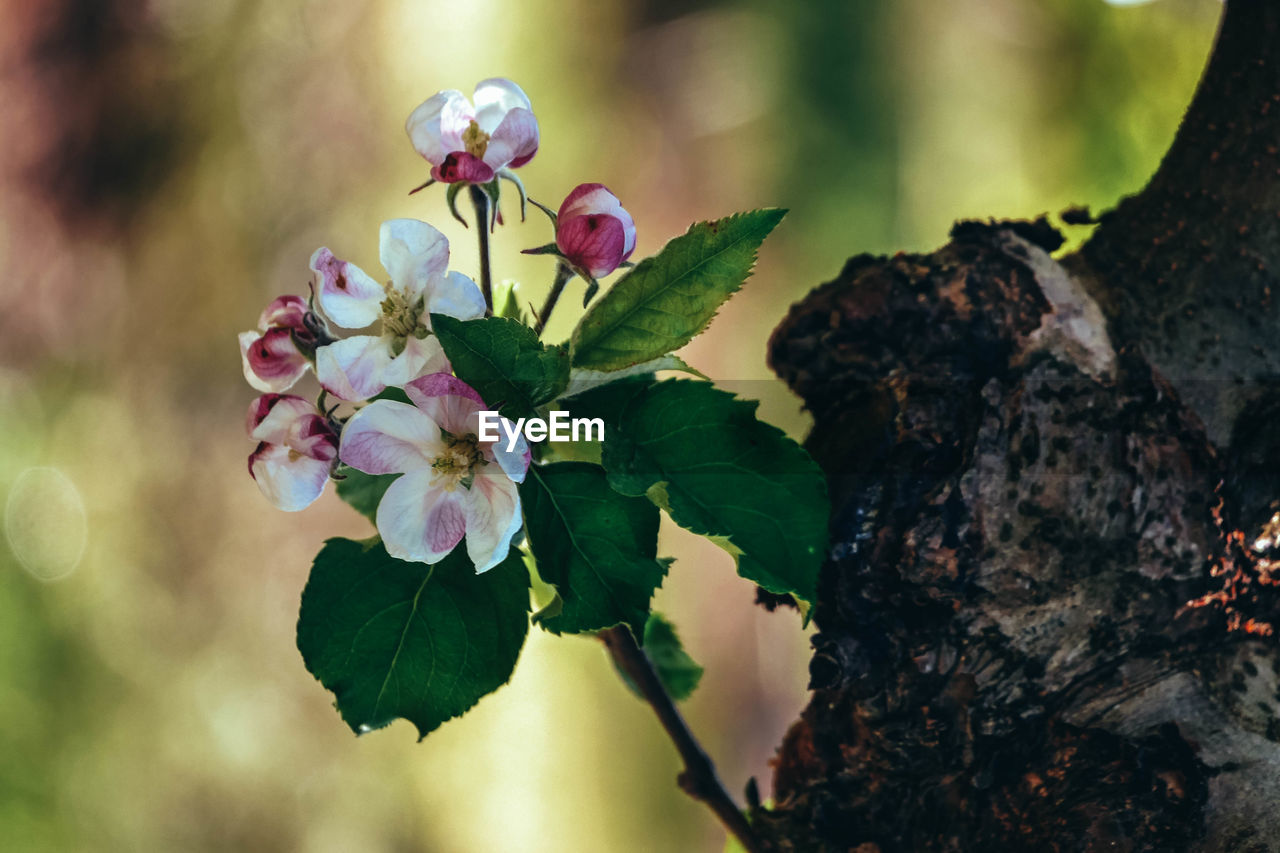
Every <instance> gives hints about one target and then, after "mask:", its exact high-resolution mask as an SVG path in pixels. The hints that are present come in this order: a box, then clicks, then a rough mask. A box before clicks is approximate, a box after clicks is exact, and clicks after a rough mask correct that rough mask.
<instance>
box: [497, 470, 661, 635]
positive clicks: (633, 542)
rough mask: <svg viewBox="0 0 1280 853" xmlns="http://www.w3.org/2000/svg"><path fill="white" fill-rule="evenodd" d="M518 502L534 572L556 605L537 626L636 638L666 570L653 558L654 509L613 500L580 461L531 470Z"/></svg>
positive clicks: (600, 478)
mask: <svg viewBox="0 0 1280 853" xmlns="http://www.w3.org/2000/svg"><path fill="white" fill-rule="evenodd" d="M520 500H521V502H522V503H523V504H524V512H525V520H526V522H527V523H526V525H525V527H526V530H527V531H528V536H529V546H530V548H532V550H533V556H534V558H535V559H536V560H537V561H538V572H539V574H541V576H542V578H543V580H546V581H547V582H549V583H552V584H555V587H556V591H557V592H559V593H560V598H561V601H562V604H561V608H560V611H559V612H558V613H556V614H555V615H552V616H548V617H547V618H545V619H543V620H542V622H541V624H542V625H543V626H544V627H545V628H546V629H547V630H549V631H552V632H553V633H556V634H559V633H569V634H579V633H582V632H584V631H596V630H599V629H601V628H609V627H612V626H614V625H619V624H626V625H630V626H631V628H632V630H633V631H634V632H635V634H636V636H640V632H641V631H642V630H643V627H644V620H645V617H646V616H647V615H648V613H649V599H650V598H651V597H652V596H653V591H654V590H655V589H657V587H658V585H659V584H661V583H662V577H663V575H665V574H666V570H667V562H668V561H665V560H658V559H656V555H657V551H658V510H657V509H656V508H655V507H654V506H653V505H652V504H650V503H649V502H648V501H645V500H640V499H637V498H631V497H626V496H624V495H620V494H618V493H617V492H615V491H614V490H613V489H611V488H609V483H608V481H607V480H606V479H605V474H604V469H603V468H601V467H600V466H599V465H592V464H589V463H586V462H560V463H556V464H554V465H535V466H533V467H531V468H530V469H529V474H528V476H527V477H526V478H525V481H524V483H523V484H522V485H521V486H520Z"/></svg>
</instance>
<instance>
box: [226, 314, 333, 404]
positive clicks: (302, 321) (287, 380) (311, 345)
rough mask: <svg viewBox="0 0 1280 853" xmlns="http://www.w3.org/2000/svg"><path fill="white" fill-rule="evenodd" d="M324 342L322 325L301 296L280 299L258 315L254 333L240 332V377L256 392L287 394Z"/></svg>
mask: <svg viewBox="0 0 1280 853" xmlns="http://www.w3.org/2000/svg"><path fill="white" fill-rule="evenodd" d="M327 340H328V335H327V333H326V332H325V328H324V323H323V322H322V321H321V320H320V318H319V317H317V316H316V315H315V314H314V313H312V312H311V311H310V310H309V309H308V308H307V303H306V302H305V301H304V300H303V299H302V298H301V297H299V296H292V295H289V296H280V297H278V298H276V299H275V300H274V301H272V303H271V304H270V305H268V306H267V307H266V309H265V310H264V311H263V312H262V316H261V317H260V318H259V319H258V331H256V332H241V333H240V362H241V366H242V367H243V369H244V378H245V379H246V380H248V382H249V384H250V385H252V386H253V387H254V388H256V389H258V390H259V391H271V392H275V393H280V392H281V391H287V390H288V389H289V388H290V387H292V386H293V384H294V383H295V382H297V381H298V380H299V379H300V378H302V374H304V373H306V372H307V369H308V368H310V367H311V360H312V358H314V356H315V351H316V347H317V346H319V345H321V344H323V343H324V342H326V341H327Z"/></svg>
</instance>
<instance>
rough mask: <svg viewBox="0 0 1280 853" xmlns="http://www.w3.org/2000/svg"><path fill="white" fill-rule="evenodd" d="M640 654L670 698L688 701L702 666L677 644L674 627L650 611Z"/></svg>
mask: <svg viewBox="0 0 1280 853" xmlns="http://www.w3.org/2000/svg"><path fill="white" fill-rule="evenodd" d="M644 652H645V654H647V655H648V656H649V660H650V661H651V662H652V663H653V668H654V671H656V672H657V673H658V678H659V679H661V681H662V686H663V687H666V688H667V692H668V693H670V694H671V698H672V699H675V700H677V701H683V700H685V699H688V698H689V697H690V696H691V695H692V694H693V691H694V690H695V689H696V688H697V686H698V682H699V681H701V680H702V667H700V666H698V664H697V663H696V662H695V661H694V659H693V658H691V657H689V653H688V652H686V651H685V650H684V647H683V646H681V645H680V637H679V635H677V634H676V626H675V625H672V624H671V622H669V621H668V620H667V617H665V616H663V615H662V614H661V613H658V612H657V611H654V612H653V613H650V614H649V621H648V622H645V623H644Z"/></svg>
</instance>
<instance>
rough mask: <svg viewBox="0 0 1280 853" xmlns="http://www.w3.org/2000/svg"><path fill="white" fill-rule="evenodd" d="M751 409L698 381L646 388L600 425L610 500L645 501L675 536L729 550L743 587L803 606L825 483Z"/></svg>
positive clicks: (811, 582)
mask: <svg viewBox="0 0 1280 853" xmlns="http://www.w3.org/2000/svg"><path fill="white" fill-rule="evenodd" d="M608 387H612V386H606V388H608ZM602 390H604V389H602ZM757 405H758V404H757V403H755V402H754V401H749V400H739V399H737V398H735V397H734V396H733V395H732V394H730V393H728V392H726V391H720V390H718V389H716V388H714V387H712V386H711V385H710V384H709V383H706V382H695V381H692V380H686V379H670V380H667V381H665V382H659V383H656V384H654V385H651V386H648V387H647V388H644V389H643V390H642V391H640V392H639V393H636V394H633V395H632V396H631V397H630V398H629V400H628V401H627V403H626V407H625V409H623V411H622V413H621V415H620V416H619V417H618V418H616V419H615V420H613V421H607V422H606V430H605V440H604V453H603V462H604V467H605V470H606V471H608V475H609V484H610V485H612V486H613V487H614V488H615V489H617V490H618V491H619V492H622V493H623V494H625V495H634V496H640V495H645V496H647V497H649V498H650V499H651V500H653V501H654V502H655V503H658V504H660V505H662V506H663V507H664V508H665V509H666V510H667V512H668V513H669V514H670V516H671V518H672V520H673V521H675V522H676V523H677V524H679V525H680V526H681V527H683V528H685V529H687V530H690V531H692V532H694V533H697V534H700V535H702V536H708V537H711V538H712V540H713V541H718V544H721V545H722V546H724V545H726V544H727V545H729V546H731V547H727V548H726V550H729V552H730V553H731V554H732V555H733V556H734V559H735V560H736V562H737V564H738V574H740V575H742V576H743V577H744V578H747V579H748V580H751V581H754V582H755V583H757V584H759V585H760V586H762V587H764V588H765V589H767V590H769V591H770V592H775V593H791V594H793V595H795V596H796V597H797V598H801V599H804V600H806V601H809V602H812V601H813V600H814V599H815V598H816V595H817V583H818V569H819V567H820V565H821V563H822V558H823V554H824V552H825V550H826V544H827V516H828V514H829V512H830V507H829V504H828V500H827V489H826V481H825V479H824V478H823V475H822V471H821V470H820V469H819V468H818V466H817V464H815V463H814V461H813V459H811V458H810V457H809V454H808V453H806V452H805V451H804V449H803V448H802V447H800V445H798V444H796V443H795V442H794V441H792V440H791V439H790V438H788V437H787V436H786V435H785V434H784V433H783V432H782V431H781V430H780V429H778V428H777V427H774V426H771V425H769V424H766V423H762V422H761V421H759V420H757V419H756V416H755V409H756V406H757ZM725 540H727V543H726V542H725ZM735 551H736V552H737V553H734V552H735Z"/></svg>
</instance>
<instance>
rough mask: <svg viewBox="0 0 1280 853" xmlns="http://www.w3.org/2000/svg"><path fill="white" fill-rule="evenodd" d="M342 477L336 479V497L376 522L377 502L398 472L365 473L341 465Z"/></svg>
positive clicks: (380, 500) (397, 477) (394, 479)
mask: <svg viewBox="0 0 1280 853" xmlns="http://www.w3.org/2000/svg"><path fill="white" fill-rule="evenodd" d="M342 474H343V479H341V480H338V487H337V488H338V497H340V498H342V499H343V500H344V501H346V502H347V504H348V505H349V506H350V507H351V508H352V509H354V510H355V511H356V512H358V513H360V514H361V515H363V516H364V517H365V518H367V519H369V520H370V521H372V522H374V523H377V518H378V504H379V503H381V502H382V496H383V495H385V494H386V493H387V489H388V488H390V486H391V484H392V483H394V482H395V481H396V480H397V479H399V478H400V476H401V475H399V474H366V473H365V472H363V471H358V470H356V469H355V468H349V467H347V466H343V468H342Z"/></svg>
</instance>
